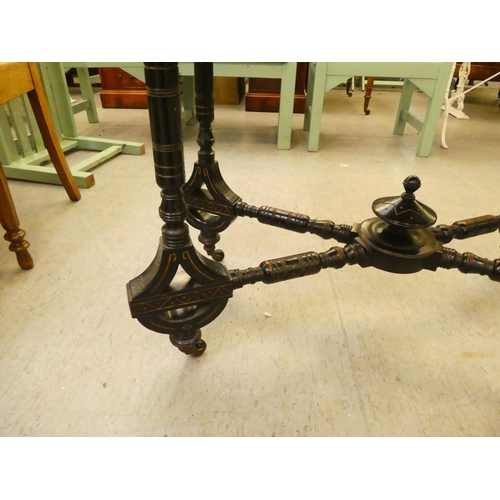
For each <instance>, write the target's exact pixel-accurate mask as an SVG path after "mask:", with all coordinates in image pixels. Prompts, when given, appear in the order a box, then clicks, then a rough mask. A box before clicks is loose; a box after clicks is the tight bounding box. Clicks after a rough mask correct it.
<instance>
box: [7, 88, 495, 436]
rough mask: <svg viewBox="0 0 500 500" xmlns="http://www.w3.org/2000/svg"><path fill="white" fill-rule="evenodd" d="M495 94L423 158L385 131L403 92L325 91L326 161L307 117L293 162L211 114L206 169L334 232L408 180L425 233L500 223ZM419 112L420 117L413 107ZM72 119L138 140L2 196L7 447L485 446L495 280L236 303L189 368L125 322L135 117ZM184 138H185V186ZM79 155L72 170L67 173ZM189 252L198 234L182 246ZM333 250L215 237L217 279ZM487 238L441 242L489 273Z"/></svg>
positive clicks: (252, 133) (340, 273)
mask: <svg viewBox="0 0 500 500" xmlns="http://www.w3.org/2000/svg"><path fill="white" fill-rule="evenodd" d="M497 92H498V89H495V88H492V87H489V88H482V89H478V90H476V91H474V92H471V93H469V94H468V97H467V101H466V111H467V112H468V114H469V115H470V117H471V119H470V120H468V121H458V120H456V119H454V118H450V122H449V127H448V135H447V142H448V145H449V149H448V150H444V149H442V148H440V137H439V134H440V130H441V123H440V124H439V129H438V132H437V133H436V137H435V141H434V147H433V149H432V152H431V156H430V157H429V158H418V157H416V156H415V152H416V146H417V139H418V138H417V133H416V131H414V129H412V128H411V127H407V130H406V132H405V134H404V136H402V137H401V136H394V135H393V134H392V127H393V120H394V115H395V111H396V107H397V99H398V92H397V91H385V90H377V89H376V90H375V91H374V93H373V97H372V100H371V104H370V108H371V110H372V112H371V115H370V116H365V115H364V114H363V112H362V92H360V91H357V92H355V94H354V95H353V97H352V98H348V97H347V96H346V95H345V93H344V92H342V91H340V90H338V91H332V92H329V93H328V94H327V95H326V99H325V109H324V113H323V121H322V136H321V141H320V150H319V151H318V152H317V153H309V152H308V151H307V147H306V140H307V135H306V133H305V132H303V131H302V119H303V118H302V115H295V116H294V128H293V133H292V148H291V150H289V151H278V150H277V149H276V131H277V127H276V125H277V115H276V114H264V113H247V112H245V111H244V105H243V104H241V105H239V106H217V107H216V118H215V122H214V124H213V129H214V133H215V138H216V144H215V151H216V158H217V159H218V160H219V162H220V166H221V170H222V173H223V176H224V178H225V180H226V182H227V183H228V184H229V185H230V186H231V188H232V189H233V190H234V191H235V192H237V193H238V194H239V195H240V196H241V197H242V198H243V200H244V201H246V202H248V203H251V204H254V205H257V206H260V205H270V206H275V207H279V208H286V209H288V210H293V211H298V212H301V213H305V214H308V215H310V216H311V217H314V218H324V219H331V220H333V221H335V222H336V223H353V222H356V221H359V222H361V221H363V220H365V219H367V218H369V217H372V211H371V203H372V201H373V200H374V199H376V198H379V197H381V196H390V195H398V194H400V193H401V192H402V181H403V179H404V178H405V177H406V176H408V175H410V174H416V175H418V176H420V178H421V181H422V188H421V189H420V191H419V192H418V197H419V199H420V200H421V201H422V202H424V203H426V204H427V205H430V206H431V207H432V208H434V209H435V210H436V212H437V213H438V223H448V224H451V223H452V222H454V221H456V220H459V219H463V218H469V217H473V216H478V215H484V214H495V215H498V214H499V213H500V197H499V189H500V170H499V163H500V135H499V130H500V125H499V121H500V108H499V107H498V104H499V100H498V98H497ZM415 100H416V102H417V105H418V106H420V108H421V109H423V107H424V106H425V98H424V96H423V95H420V94H418V95H416V96H415ZM96 101H97V103H98V106H99V117H100V122H99V123H98V124H88V122H87V121H86V117H85V115H84V113H80V114H79V115H77V117H76V121H77V124H78V129H79V132H80V134H81V135H87V136H96V137H98V136H101V137H109V138H113V139H122V140H130V141H139V142H144V143H145V144H146V154H145V155H143V156H128V155H121V156H119V157H116V158H114V159H112V160H110V161H108V162H107V163H105V164H104V165H101V166H99V167H97V168H95V169H94V175H95V180H96V184H95V186H94V187H92V188H90V189H85V190H82V199H81V201H79V202H78V203H73V202H70V201H69V200H68V198H67V196H66V194H65V192H64V190H63V189H62V188H61V187H58V186H50V185H41V184H35V183H29V182H21V181H10V187H11V190H12V194H13V197H14V199H15V202H16V206H17V210H18V214H19V217H20V220H21V227H22V228H23V229H25V230H26V231H27V239H28V241H29V242H30V243H31V247H30V251H31V254H32V256H33V258H34V261H35V268H34V269H33V270H31V271H27V272H26V271H21V270H20V269H19V268H18V267H17V264H16V261H15V257H14V255H13V254H12V253H11V252H9V251H8V249H7V243H6V242H4V244H3V248H1V251H0V293H1V300H0V373H1V374H2V376H1V377H0V435H2V436H498V435H500V363H499V361H500V334H499V327H498V325H499V324H500V310H499V307H498V305H499V298H500V283H495V282H493V281H491V280H489V279H488V278H485V277H481V276H471V275H463V274H461V273H460V272H458V271H456V270H450V271H447V270H443V269H442V270H438V271H437V272H435V273H432V272H427V271H423V272H421V273H418V274H414V275H406V276H402V275H396V274H389V273H383V272H382V271H378V270H375V269H361V268H359V267H350V266H346V267H344V268H343V269H341V270H331V269H330V270H324V271H322V272H321V273H319V274H317V275H315V276H311V277H306V278H302V279H298V280H294V281H289V282H285V283H280V284H275V285H263V284H256V285H253V286H246V287H244V288H243V289H241V290H237V291H235V293H234V297H233V298H231V299H230V301H229V303H228V305H227V307H226V309H225V310H224V312H223V313H222V314H221V315H220V316H219V317H218V318H217V319H216V320H215V321H214V322H213V323H211V324H209V325H208V326H206V327H205V328H204V329H203V338H204V339H205V340H206V342H207V344H208V348H207V350H206V352H205V353H204V355H203V356H201V357H199V358H193V357H187V356H185V355H184V354H182V353H180V352H179V351H178V350H177V349H176V348H174V347H173V346H172V345H171V344H170V342H169V339H168V338H167V337H166V336H163V335H160V334H158V333H155V332H151V331H149V330H146V329H145V328H144V327H142V326H141V325H140V324H139V323H138V322H137V321H136V320H134V319H132V318H131V316H130V312H129V309H128V304H127V295H126V289H125V286H126V283H127V282H128V281H129V280H131V279H132V278H134V277H135V276H137V275H138V274H140V273H141V272H142V271H143V270H145V269H146V267H147V266H148V265H149V263H150V262H151V260H152V258H153V257H154V254H155V252H156V247H157V242H158V238H159V235H160V228H161V224H162V222H161V220H160V219H159V217H158V206H159V202H160V197H159V193H160V192H159V188H158V187H157V186H156V184H155V179H154V173H153V160H152V153H151V147H150V135H149V122H148V114H147V111H146V110H122V109H118V110H110V109H104V110H103V109H101V108H100V103H99V98H98V96H96ZM196 152H197V145H196V129H195V128H194V127H187V128H185V160H186V168H187V171H188V173H189V172H190V171H191V168H192V164H193V162H194V161H195V160H196ZM76 160H77V157H76V156H75V155H70V156H69V161H70V164H72V163H73V162H75V161H76ZM191 234H192V238H193V241H194V243H195V245H197V246H199V244H198V241H197V234H196V232H195V231H194V230H192V232H191ZM336 244H337V243H335V242H333V243H332V241H323V240H321V239H320V238H318V237H315V236H312V235H300V234H296V233H291V232H286V231H283V230H280V229H276V228H272V227H268V226H264V225H260V224H259V223H257V222H256V221H254V220H250V219H239V220H236V221H235V222H234V223H233V225H232V226H231V227H230V228H229V229H228V230H227V231H225V232H224V233H223V234H222V238H221V242H220V247H221V248H222V249H223V250H224V251H225V253H226V259H225V261H224V263H225V265H226V266H227V267H228V268H229V269H235V268H239V269H244V268H247V267H255V266H257V265H258V264H259V263H260V262H261V261H263V260H266V259H270V258H277V257H281V256H286V255H291V254H294V253H298V252H303V251H308V250H314V251H325V250H327V249H328V248H330V247H331V246H332V245H336ZM499 245H500V234H498V232H496V233H493V234H489V235H486V236H482V237H478V238H475V239H471V240H468V241H458V242H452V243H451V244H449V246H451V247H453V248H456V249H457V250H460V251H462V252H463V251H472V252H475V253H477V254H479V255H481V256H484V257H488V258H490V259H494V258H499V257H500V249H499Z"/></svg>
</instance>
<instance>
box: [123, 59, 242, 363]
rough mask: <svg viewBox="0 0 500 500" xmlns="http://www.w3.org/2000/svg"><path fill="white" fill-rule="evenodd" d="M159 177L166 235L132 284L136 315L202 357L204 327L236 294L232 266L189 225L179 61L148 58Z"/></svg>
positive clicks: (132, 307) (130, 292)
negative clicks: (199, 244) (211, 253)
mask: <svg viewBox="0 0 500 500" xmlns="http://www.w3.org/2000/svg"><path fill="white" fill-rule="evenodd" d="M145 76H146V88H147V94H148V108H149V117H150V124H151V136H152V142H153V158H154V165H155V173H156V182H157V184H158V186H159V187H160V188H161V204H160V209H159V213H160V218H161V219H162V220H163V222H164V225H163V227H162V234H161V238H160V243H159V246H158V250H157V254H156V258H155V259H154V260H153V262H152V263H151V265H150V266H149V267H148V268H147V269H146V270H145V271H144V272H143V273H142V274H141V275H140V276H138V277H136V278H134V279H133V280H131V281H130V282H129V283H128V286H127V291H128V298H129V306H130V311H131V313H132V317H134V318H137V320H138V321H139V322H140V323H141V324H142V325H144V326H145V327H146V328H148V329H150V330H153V331H156V332H158V333H166V334H169V335H170V340H171V342H172V344H174V345H175V346H176V347H178V348H179V349H180V350H181V351H182V352H184V353H186V354H192V355H194V356H199V355H200V354H202V353H203V352H204V351H205V348H206V344H205V342H204V341H203V340H201V330H200V329H201V327H203V326H205V325H206V324H208V323H210V322H211V321H213V320H214V319H215V318H216V317H217V316H218V315H219V314H220V313H221V312H222V310H223V309H224V307H225V306H226V304H227V301H228V299H229V298H230V297H231V296H232V290H233V287H232V285H231V283H230V277H229V274H228V272H227V270H226V268H225V267H224V266H223V265H222V264H220V263H218V262H214V261H212V260H210V259H207V258H206V257H203V256H202V255H200V254H199V253H198V252H197V250H196V249H195V248H194V246H193V244H192V242H191V238H190V236H189V226H188V225H187V224H186V218H187V213H188V208H187V205H186V203H185V201H184V196H183V191H182V187H183V185H184V182H185V170H184V149H183V143H182V125H181V102H180V94H179V69H178V65H177V63H145Z"/></svg>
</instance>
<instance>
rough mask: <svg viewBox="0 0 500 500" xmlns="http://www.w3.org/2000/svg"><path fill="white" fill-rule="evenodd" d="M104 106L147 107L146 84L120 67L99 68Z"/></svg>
mask: <svg viewBox="0 0 500 500" xmlns="http://www.w3.org/2000/svg"><path fill="white" fill-rule="evenodd" d="M99 75H100V77H101V86H102V91H101V104H102V107H103V108H132V109H147V107H148V99H147V96H146V84H145V83H143V82H141V81H140V80H138V79H137V78H135V77H134V76H132V75H130V74H129V73H127V72H126V71H123V70H122V69H120V68H99Z"/></svg>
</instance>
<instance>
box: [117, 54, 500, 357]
mask: <svg viewBox="0 0 500 500" xmlns="http://www.w3.org/2000/svg"><path fill="white" fill-rule="evenodd" d="M145 72H146V86H147V92H148V103H149V113H150V122H151V136H152V142H153V157H154V167H155V175H156V181H157V183H158V186H159V187H160V188H161V204H160V210H159V212H160V218H161V219H162V221H163V222H164V225H163V227H162V238H161V240H160V245H159V247H158V250H157V255H156V258H155V259H154V260H153V262H152V263H151V265H150V266H149V267H148V268H147V269H146V270H145V271H144V272H143V273H142V274H141V275H140V276H138V277H137V278H135V279H133V280H131V281H130V283H129V284H128V287H127V288H128V296H129V306H130V311H131V313H132V316H133V317H134V318H137V319H138V320H139V321H140V322H141V323H142V324H143V325H144V326H145V327H146V328H148V329H150V330H153V331H157V332H159V333H167V334H169V336H170V340H171V341H172V343H173V344H174V345H175V346H176V347H178V348H179V349H180V350H181V351H182V352H185V353H187V354H194V355H200V354H201V353H203V351H204V350H205V347H206V344H205V343H204V341H203V340H202V339H201V330H200V329H201V328H202V327H204V326H205V325H208V324H209V323H211V322H212V321H213V320H214V319H215V318H216V317H217V316H218V315H219V314H220V313H221V312H222V310H223V309H224V307H225V306H226V304H227V302H228V300H229V298H231V297H232V295H233V291H234V290H236V289H239V288H242V287H244V286H246V285H251V284H254V283H258V282H260V283H265V284H269V285H271V284H274V283H278V282H284V281H288V280H295V279H298V278H303V277H307V276H311V275H314V274H317V273H319V272H320V271H322V270H324V269H341V268H343V267H345V266H346V265H359V266H361V267H363V268H364V267H375V268H377V269H380V270H382V271H387V272H391V273H397V274H411V273H416V272H420V271H422V270H429V271H436V270H437V269H438V268H442V269H457V270H459V271H460V272H462V273H464V274H478V275H482V276H487V277H489V278H490V279H491V280H493V281H500V259H495V260H489V259H486V258H483V257H480V256H478V255H475V254H473V253H471V252H464V253H459V252H457V251H456V250H454V249H452V248H447V247H444V246H443V244H445V243H449V242H450V241H452V240H453V239H467V238H472V237H474V236H479V235H483V234H488V233H491V232H493V231H496V230H499V229H500V215H497V216H495V215H484V216H481V217H475V218H472V219H465V220H461V221H457V222H454V223H453V224H451V225H446V224H441V225H439V226H437V227H431V226H432V225H433V224H434V223H435V221H436V219H437V214H436V212H435V211H434V210H433V209H432V208H430V207H428V206H427V205H424V204H423V203H421V202H420V201H419V200H417V199H416V195H415V192H416V191H417V190H418V189H419V188H420V187H421V182H420V179H419V178H418V177H417V176H415V175H411V176H409V177H407V178H406V179H405V180H404V182H403V185H404V188H405V192H404V193H402V194H401V196H393V197H382V198H378V199H377V200H375V201H374V202H373V203H372V210H373V212H374V213H375V215H376V217H371V218H369V219H366V220H364V221H363V222H361V223H357V222H356V223H354V224H353V225H346V224H340V225H338V224H335V223H334V222H332V221H331V220H328V219H312V218H310V217H309V216H308V215H306V214H301V213H298V212H293V211H289V210H285V209H278V208H273V207H270V206H261V207H256V206H254V205H250V204H248V203H245V202H243V201H242V200H241V198H240V197H239V196H237V195H236V194H235V193H234V192H233V191H232V190H231V189H230V188H229V186H228V185H227V184H226V182H225V181H224V179H223V177H222V174H221V172H220V168H219V164H218V162H217V160H216V159H215V152H214V144H215V140H214V136H213V131H212V122H213V120H214V102H213V65H212V63H195V86H196V96H195V99H196V117H197V120H198V124H199V131H198V138H197V142H198V145H199V152H198V158H197V161H196V162H195V163H194V169H193V173H192V175H191V177H190V179H189V180H188V181H187V182H186V183H184V181H185V179H184V175H185V174H184V156H183V154H184V153H183V144H182V126H181V114H180V111H181V103H180V96H179V74H178V69H177V64H176V63H145ZM267 187H268V186H267V184H266V188H267ZM237 217H250V218H253V219H257V220H258V221H259V222H260V223H262V224H267V225H271V226H274V227H276V228H281V229H284V230H288V231H293V232H296V233H302V234H304V233H310V234H314V235H317V236H319V237H321V238H323V239H335V240H337V241H339V242H341V243H344V246H343V247H337V246H335V247H332V248H330V249H329V250H327V251H325V252H314V251H309V252H304V253H300V254H295V255H289V256H286V257H279V258H274V259H269V260H265V261H264V262H262V263H261V264H260V265H258V266H256V267H249V268H246V269H232V270H230V271H228V270H227V269H226V267H225V266H223V265H222V264H220V263H219V262H214V260H210V259H207V258H205V257H203V256H202V255H200V254H199V253H198V252H197V250H196V249H195V248H194V246H193V245H192V242H191V239H190V236H189V226H188V225H187V224H186V221H188V222H189V224H190V225H191V226H193V227H194V228H195V229H198V230H199V231H200V236H199V241H200V242H202V243H203V246H204V249H205V251H206V252H207V253H208V254H209V255H211V256H212V257H213V258H214V259H215V260H218V259H220V258H222V256H223V253H222V252H221V251H220V250H216V249H215V245H216V243H217V242H218V241H219V239H220V236H219V233H220V232H221V231H223V230H225V229H226V228H227V227H228V226H229V225H230V224H231V223H232V222H233V221H234V220H235V219H236V218H237ZM256 237H258V236H256ZM264 243H265V242H264ZM180 275H184V276H186V275H187V277H188V279H187V280H186V279H181V280H179V279H178V278H179V276H180ZM311 300H314V299H311Z"/></svg>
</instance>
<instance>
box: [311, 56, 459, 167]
mask: <svg viewBox="0 0 500 500" xmlns="http://www.w3.org/2000/svg"><path fill="white" fill-rule="evenodd" d="M452 68H453V63H451V62H411V63H410V62H394V63H385V62H354V63H349V62H316V63H310V64H309V74H308V82H307V96H306V111H305V116H304V130H306V131H308V132H309V140H308V147H307V149H308V150H309V151H318V148H319V138H320V128H321V116H322V112H323V102H324V95H325V92H327V91H329V90H331V89H333V88H335V87H337V86H338V85H340V84H341V83H344V82H345V81H346V80H347V79H348V78H349V77H351V76H352V75H370V76H373V77H385V78H404V84H403V88H402V90H401V98H400V100H399V106H398V109H397V111H396V121H395V124H394V129H393V133H394V134H395V135H402V134H403V133H404V130H405V126H406V124H407V123H408V124H409V125H411V126H412V127H414V128H415V129H416V130H418V131H419V132H420V134H419V140H418V146H417V156H424V157H426V156H429V154H430V151H431V147H432V142H433V139H434V135H435V133H436V128H437V124H438V121H439V117H440V113H441V106H442V105H443V102H444V99H445V95H446V91H447V88H448V84H449V79H450V74H451V70H452ZM416 89H418V90H421V91H422V92H423V93H424V94H425V95H427V96H428V97H429V104H428V106H427V110H426V113H425V116H424V117H423V118H419V117H417V116H416V115H415V114H414V113H413V112H411V111H410V106H411V101H412V97H413V94H414V91H415V90H416Z"/></svg>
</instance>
